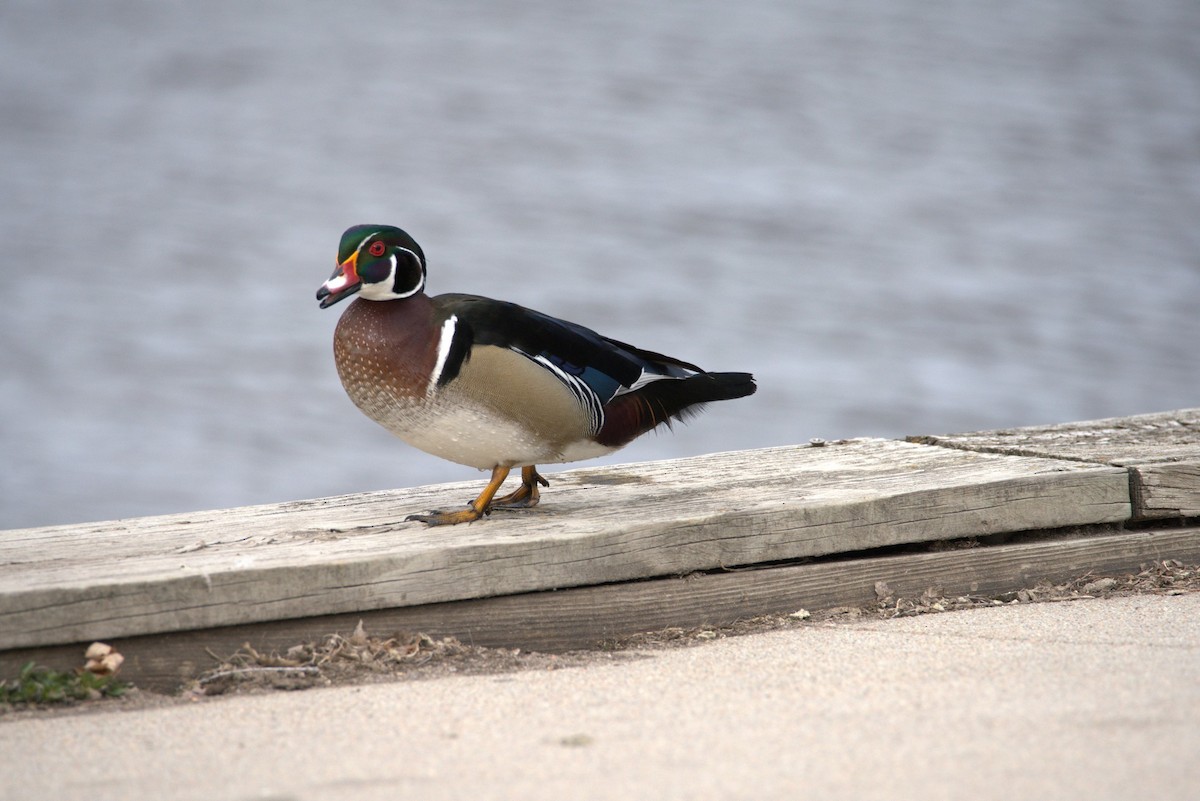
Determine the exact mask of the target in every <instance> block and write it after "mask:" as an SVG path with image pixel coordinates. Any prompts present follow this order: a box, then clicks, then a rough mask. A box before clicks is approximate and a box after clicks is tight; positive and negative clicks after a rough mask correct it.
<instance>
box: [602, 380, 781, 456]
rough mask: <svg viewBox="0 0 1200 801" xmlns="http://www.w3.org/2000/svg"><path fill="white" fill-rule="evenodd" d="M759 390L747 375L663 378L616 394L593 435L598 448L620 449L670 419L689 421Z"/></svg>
mask: <svg viewBox="0 0 1200 801" xmlns="http://www.w3.org/2000/svg"><path fill="white" fill-rule="evenodd" d="M757 389H758V387H757V386H756V385H755V383H754V376H752V375H751V374H750V373H697V374H696V375H693V376H688V377H687V378H678V379H671V378H665V379H661V380H659V381H651V382H650V383H648V384H646V385H645V386H643V387H641V388H640V389H637V390H636V391H634V392H630V393H627V394H624V395H619V396H617V397H616V398H614V399H613V401H612V402H611V403H609V404H608V406H606V407H605V409H604V426H603V428H601V429H600V431H599V433H598V434H597V435H596V441H597V442H599V443H600V444H601V445H608V446H611V447H620V446H622V445H625V444H627V443H629V442H630V441H631V440H633V439H634V438H636V437H638V436H640V435H642V434H644V433H646V432H647V431H649V430H650V429H652V428H655V427H657V426H660V425H662V424H663V423H666V424H667V425H668V426H669V425H670V424H671V420H673V419H674V420H688V419H689V418H691V417H694V416H695V415H697V414H699V413H700V412H701V411H703V409H704V404H706V403H711V402H712V401H722V400H733V399H734V398H744V397H746V396H747V395H753V394H754V392H755V390H757Z"/></svg>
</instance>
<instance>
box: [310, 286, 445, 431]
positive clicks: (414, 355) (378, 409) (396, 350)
mask: <svg viewBox="0 0 1200 801" xmlns="http://www.w3.org/2000/svg"><path fill="white" fill-rule="evenodd" d="M439 333H440V332H439V326H438V324H437V320H436V316H435V313H434V309H433V306H432V304H430V303H429V302H428V299H427V298H424V297H417V298H410V299H408V300H405V301H387V302H376V301H366V300H361V299H359V300H355V301H354V302H353V303H352V304H351V305H350V308H348V309H346V311H345V312H344V313H343V314H342V317H341V319H340V320H339V321H338V325H337V330H336V331H335V332H334V335H333V355H334V362H335V363H336V364H337V371H338V376H339V377H340V378H341V379H342V386H343V387H345V389H346V394H347V395H349V396H350V399H351V400H352V401H354V404H355V405H356V406H358V407H359V408H360V409H362V411H363V412H364V413H365V414H366V415H367V416H368V417H371V418H372V419H374V420H377V421H379V422H381V423H383V422H385V419H386V418H388V417H391V416H393V415H395V414H396V413H397V412H399V411H403V410H404V409H410V408H411V409H414V410H415V409H416V408H419V407H421V406H423V405H425V404H426V402H427V399H428V396H429V394H430V383H431V381H432V380H433V379H432V376H433V370H434V364H435V363H436V361H437V344H438V335H439Z"/></svg>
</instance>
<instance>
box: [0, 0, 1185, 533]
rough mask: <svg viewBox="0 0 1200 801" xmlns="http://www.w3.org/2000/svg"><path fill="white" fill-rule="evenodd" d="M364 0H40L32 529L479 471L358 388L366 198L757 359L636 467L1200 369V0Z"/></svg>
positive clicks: (9, 371) (541, 298) (6, 22)
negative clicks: (752, 389) (348, 312)
mask: <svg viewBox="0 0 1200 801" xmlns="http://www.w3.org/2000/svg"><path fill="white" fill-rule="evenodd" d="M331 7H332V6H331V4H323V3H311V4H305V3H294V2H293V3H282V2H280V3H234V2H221V1H217V2H205V3H169V2H164V3H155V4H140V3H137V4H135V3H123V2H105V3H94V4H79V3H69V2H66V1H65V0H37V2H24V3H22V2H11V3H6V4H5V5H4V7H3V8H2V9H0V111H2V113H0V156H2V158H3V167H2V168H0V170H2V171H0V189H2V191H0V204H2V207H0V208H2V213H0V243H2V244H3V248H4V253H5V255H6V260H5V265H6V268H7V269H6V271H5V279H4V291H3V308H2V310H0V334H2V336H3V344H4V347H3V348H2V349H0V460H2V461H0V528H8V527H16V526H27V525H41V524H50V523H58V522H71V521H81V520H89V519H104V518H112V517H123V516H131V515H141V514H152V513H159V512H168V511H186V510H192V509H202V508H213V507H220V506H229V505H236V504H247V503H259V502H269V501H279V500H287V499H295V498H302V497H313V496H319V495H327V494H334V493H341V492H349V491H355V490H365V489H377V488H384V487H393V486H405V485H415V484H421V483H429V482H439V481H446V480H454V479H465V478H471V477H473V476H475V475H477V474H476V473H474V472H473V471H471V470H469V469H467V468H462V467H459V466H456V465H452V464H449V463H445V462H441V461H438V460H436V459H434V458H432V457H428V456H425V455H423V454H421V453H419V452H417V451H414V450H412V449H410V448H408V447H407V446H405V445H404V444H402V443H400V442H399V441H398V440H394V439H393V438H391V437H390V435H388V434H387V433H386V432H384V431H383V430H382V429H378V428H376V427H375V425H374V424H373V423H371V422H370V421H368V420H367V419H366V418H363V417H362V416H361V415H359V414H358V412H357V411H356V410H355V409H354V408H353V406H351V404H350V402H349V401H348V400H347V399H346V398H345V397H344V395H343V393H342V390H341V387H340V386H339V384H338V382H337V378H336V375H335V373H334V369H333V364H332V358H331V354H330V338H331V334H332V330H333V326H334V324H335V322H336V318H337V316H338V314H339V313H340V311H341V308H340V307H335V308H334V309H330V310H327V311H320V310H318V309H317V306H316V302H315V301H314V299H313V292H314V291H315V289H316V287H317V286H318V285H319V284H320V282H321V281H322V280H324V279H325V278H326V277H327V276H328V274H329V272H330V270H331V269H332V267H333V257H334V254H335V250H336V246H337V240H338V236H339V235H340V233H341V231H342V229H344V228H345V227H347V226H348V225H351V224H354V223H359V222H387V223H393V224H397V225H401V226H403V227H405V228H407V229H408V230H409V231H410V232H411V233H412V234H413V235H414V236H415V237H416V238H417V240H418V241H419V242H421V244H422V245H423V246H424V248H425V251H426V253H427V254H428V256H429V260H430V288H431V290H432V291H433V292H435V293H436V292H443V291H467V292H475V293H479V294H485V295H491V296H494V297H502V298H505V299H509V300H514V301H517V302H520V303H523V304H525V305H529V306H533V307H535V308H538V309H541V310H543V311H546V312H550V313H553V314H557V315H560V316H563V317H567V318H569V319H573V320H576V321H578V322H581V323H585V324H588V325H590V326H592V327H595V328H598V329H600V330H601V331H603V332H605V333H608V334H610V335H611V336H614V337H616V338H619V339H623V340H627V341H632V342H634V343H636V344H639V345H642V346H644V347H647V348H650V349H654V350H660V351H663V352H667V353H671V354H673V355H677V356H679V357H681V358H685V359H688V360H691V361H696V362H698V363H700V364H702V365H704V366H706V367H709V368H710V369H723V370H752V371H754V372H755V373H756V375H757V376H758V378H759V383H760V391H759V394H758V395H756V396H755V397H754V398H752V399H749V400H745V401H738V402H735V403H729V404H723V405H716V406H713V407H711V408H710V409H709V411H708V412H707V413H706V415H705V416H704V417H703V418H701V419H700V420H698V421H697V422H695V423H694V424H692V425H690V426H687V427H677V430H676V432H675V433H674V434H666V435H660V436H653V435H652V436H649V437H646V438H644V439H643V440H640V441H639V442H638V443H636V444H635V445H633V446H631V447H629V448H628V449H627V450H625V451H623V452H622V453H620V454H617V455H616V456H614V457H609V459H607V461H609V462H613V461H632V460H643V459H656V458H666V457H672V456H681V455H687V454H695V453H702V452H707V451H716V450H731V449H740V448H749V447H757V446H765V445H775V444H782V443H788V442H803V441H806V440H808V439H809V438H811V437H825V438H834V437H843V436H858V435H885V436H900V435H904V434H910V433H938V432H949V431H961V430H972V429H982V428H989V427H998V426H1009V425H1020V424H1035V423H1045V422H1054V421H1065V420H1070V419H1084V418H1092V417H1102V416H1110V415H1122V414H1131V413H1138V412H1149V411H1159V410H1164V409H1171V408H1178V407H1184V406H1196V405H1200V45H1198V43H1200V5H1197V4H1196V3H1195V2H1194V0H1142V1H1140V2H1096V1H1095V0H1088V1H1087V2H1084V0H1077V1H1075V2H1071V1H1069V0H1064V1H1063V2H1056V3H1044V2H1032V1H1031V0H1016V2H1011V3H1003V4H987V3H968V2H952V3H937V4H924V3H916V4H911V3H910V4H896V3H890V2H882V1H880V2H876V3H871V2H868V3H859V4H852V5H847V4H844V3H839V2H811V3H795V2H785V1H784V0H779V1H778V2H772V1H770V0H746V1H745V2H740V3H736V4H733V3H726V2H704V1H703V0H701V1H700V2H687V3H682V2H679V3H656V4H648V3H641V2H636V3H635V2H619V1H618V2H614V1H613V0H608V2H604V3H578V4H573V3H558V2H547V3H505V2H466V1H465V0H458V1H455V0H448V1H447V2H439V3H428V4H421V3H408V4H395V3H385V2H375V3H370V2H363V3H353V2H351V3H342V4H337V5H336V9H337V10H336V11H331V10H329V9H330V8H331ZM547 497H548V498H549V497H550V496H547ZM406 511H412V510H401V512H406Z"/></svg>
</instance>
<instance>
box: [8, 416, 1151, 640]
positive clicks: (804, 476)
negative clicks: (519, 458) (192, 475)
mask: <svg viewBox="0 0 1200 801" xmlns="http://www.w3.org/2000/svg"><path fill="white" fill-rule="evenodd" d="M550 480H551V482H552V486H551V488H550V489H549V490H548V491H546V492H545V493H544V494H543V497H542V505H541V506H539V507H537V508H536V509H531V510H527V511H522V512H497V513H495V514H493V515H492V516H491V517H490V518H489V519H487V520H485V521H481V522H479V523H475V524H471V525H462V526H455V527H450V528H432V529H431V528H426V527H425V526H424V525H422V524H419V523H404V522H402V521H403V520H404V517H405V516H406V515H408V514H411V513H413V512H419V511H422V510H426V509H430V508H438V507H443V508H445V507H456V506H458V505H460V504H463V503H465V502H466V501H467V500H469V499H470V498H472V497H473V496H474V495H475V494H476V493H477V492H478V490H479V487H480V482H471V483H460V484H445V485H439V486H434V487H419V488H416V489H409V490H394V491H388V492H374V493H365V494H356V495H347V496H341V497H335V498H323V499H317V500H310V501H298V502H292V503H283V504H271V505H264V506H252V507H243V508H238V509H225V510H217V511H211V512H197V513H192V514H182V515H166V516H159V517H147V518H135V519H130V520H123V521H113V522H106V523H95V524H85V525H71V526H55V527H49V528H39V529H24V530H13V531H5V532H0V650H3V649H11V648H17V647H27V646H34V645H49V644H56V643H71V642H81V641H86V640H91V639H100V638H112V637H120V636H133V635H138V634H150V633H155V632H165V631H184V630H190V629H201V628H211V627H215V626H229V625H239V624H245V623H252V622H263V621H271V620H283V619H290V618H298V617H308V616H313V615H324V614H337V613H343V612H359V611H364V610H370V609H383V608H389V607H401V606H412V605H417V604H429V603H438V602H444V601H453V600H463V599H469V598H484V597H492V596H498V595H509V594H514V593H521V592H532V591H537V590H548V589H557V588H563V587H573V586H587V585H596V584H604V583H608V582H616V581H627V580H633V579H643V578H653V577H658V576H669V575H680V574H684V573H689V572H692V571H701V570H711V569H714V568H721V567H734V566H740V565H753V564H760V563H764V562H773V561H780V560H788V559H796V558H800V557H806V556H819V555H825V554H833V553H845V552H851V551H859V550H864V549H869V548H878V547H881V546H887V545H896V544H900V543H910V542H924V541H931V540H939V539H950V538H956V537H965V536H972V535H983V534H991V533H996V532H1002V531H1023V530H1029V529H1040V528H1056V527H1060V526H1074V525H1090V524H1102V523H1111V522H1119V521H1123V520H1125V519H1127V518H1128V517H1129V509H1130V505H1129V504H1130V501H1129V486H1128V480H1127V477H1126V475H1125V471H1124V470H1121V469H1118V468H1109V467H1103V466H1094V465H1084V464H1079V463H1074V462H1063V461H1054V460H1045V459H1031V458H1024V457H1011V456H1003V455H996V454H988V453H973V452H968V451H961V450H954V449H948V448H938V447H930V446H927V445H920V444H913V443H906V442H897V441H893V440H879V439H859V440H850V441H844V442H838V443H830V444H828V445H826V446H825V447H820V448H814V447H802V446H796V447H780V448H768V449H763V450H754V451H740V452H735V453H725V454H713V455H709V456H700V457H694V458H689V459H680V460H672V461H663V462H652V463H644V464H633V465H621V466H614V467H604V468H592V469H587V468H584V469H580V470H573V471H569V472H564V473H560V474H556V475H551V476H550Z"/></svg>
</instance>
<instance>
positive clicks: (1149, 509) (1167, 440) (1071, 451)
mask: <svg viewBox="0 0 1200 801" xmlns="http://www.w3.org/2000/svg"><path fill="white" fill-rule="evenodd" d="M909 439H910V441H913V442H922V443H925V444H930V445H943V446H947V447H952V448H962V449H965V450H972V451H981V452H986V453H1003V454H1009V455H1013V456H1038V457H1044V458H1050V459H1071V460H1076V461H1081V462H1094V463H1096V464H1108V465H1114V466H1118V467H1125V468H1127V469H1128V470H1129V473H1130V477H1131V480H1132V482H1133V498H1132V500H1133V504H1134V515H1133V516H1134V518H1135V519H1152V518H1170V517H1195V516H1200V409H1180V410H1177V411H1173V412H1159V413H1157V414H1142V415H1136V416H1133V417H1116V418H1109V419H1105V420H1087V421H1083V422H1078V423H1060V424H1057V425H1049V426H1030V427H1025V428H1011V429H1002V430H998V431H980V432H975V433H970V434H948V435H945V436H933V437H910V438H909Z"/></svg>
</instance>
